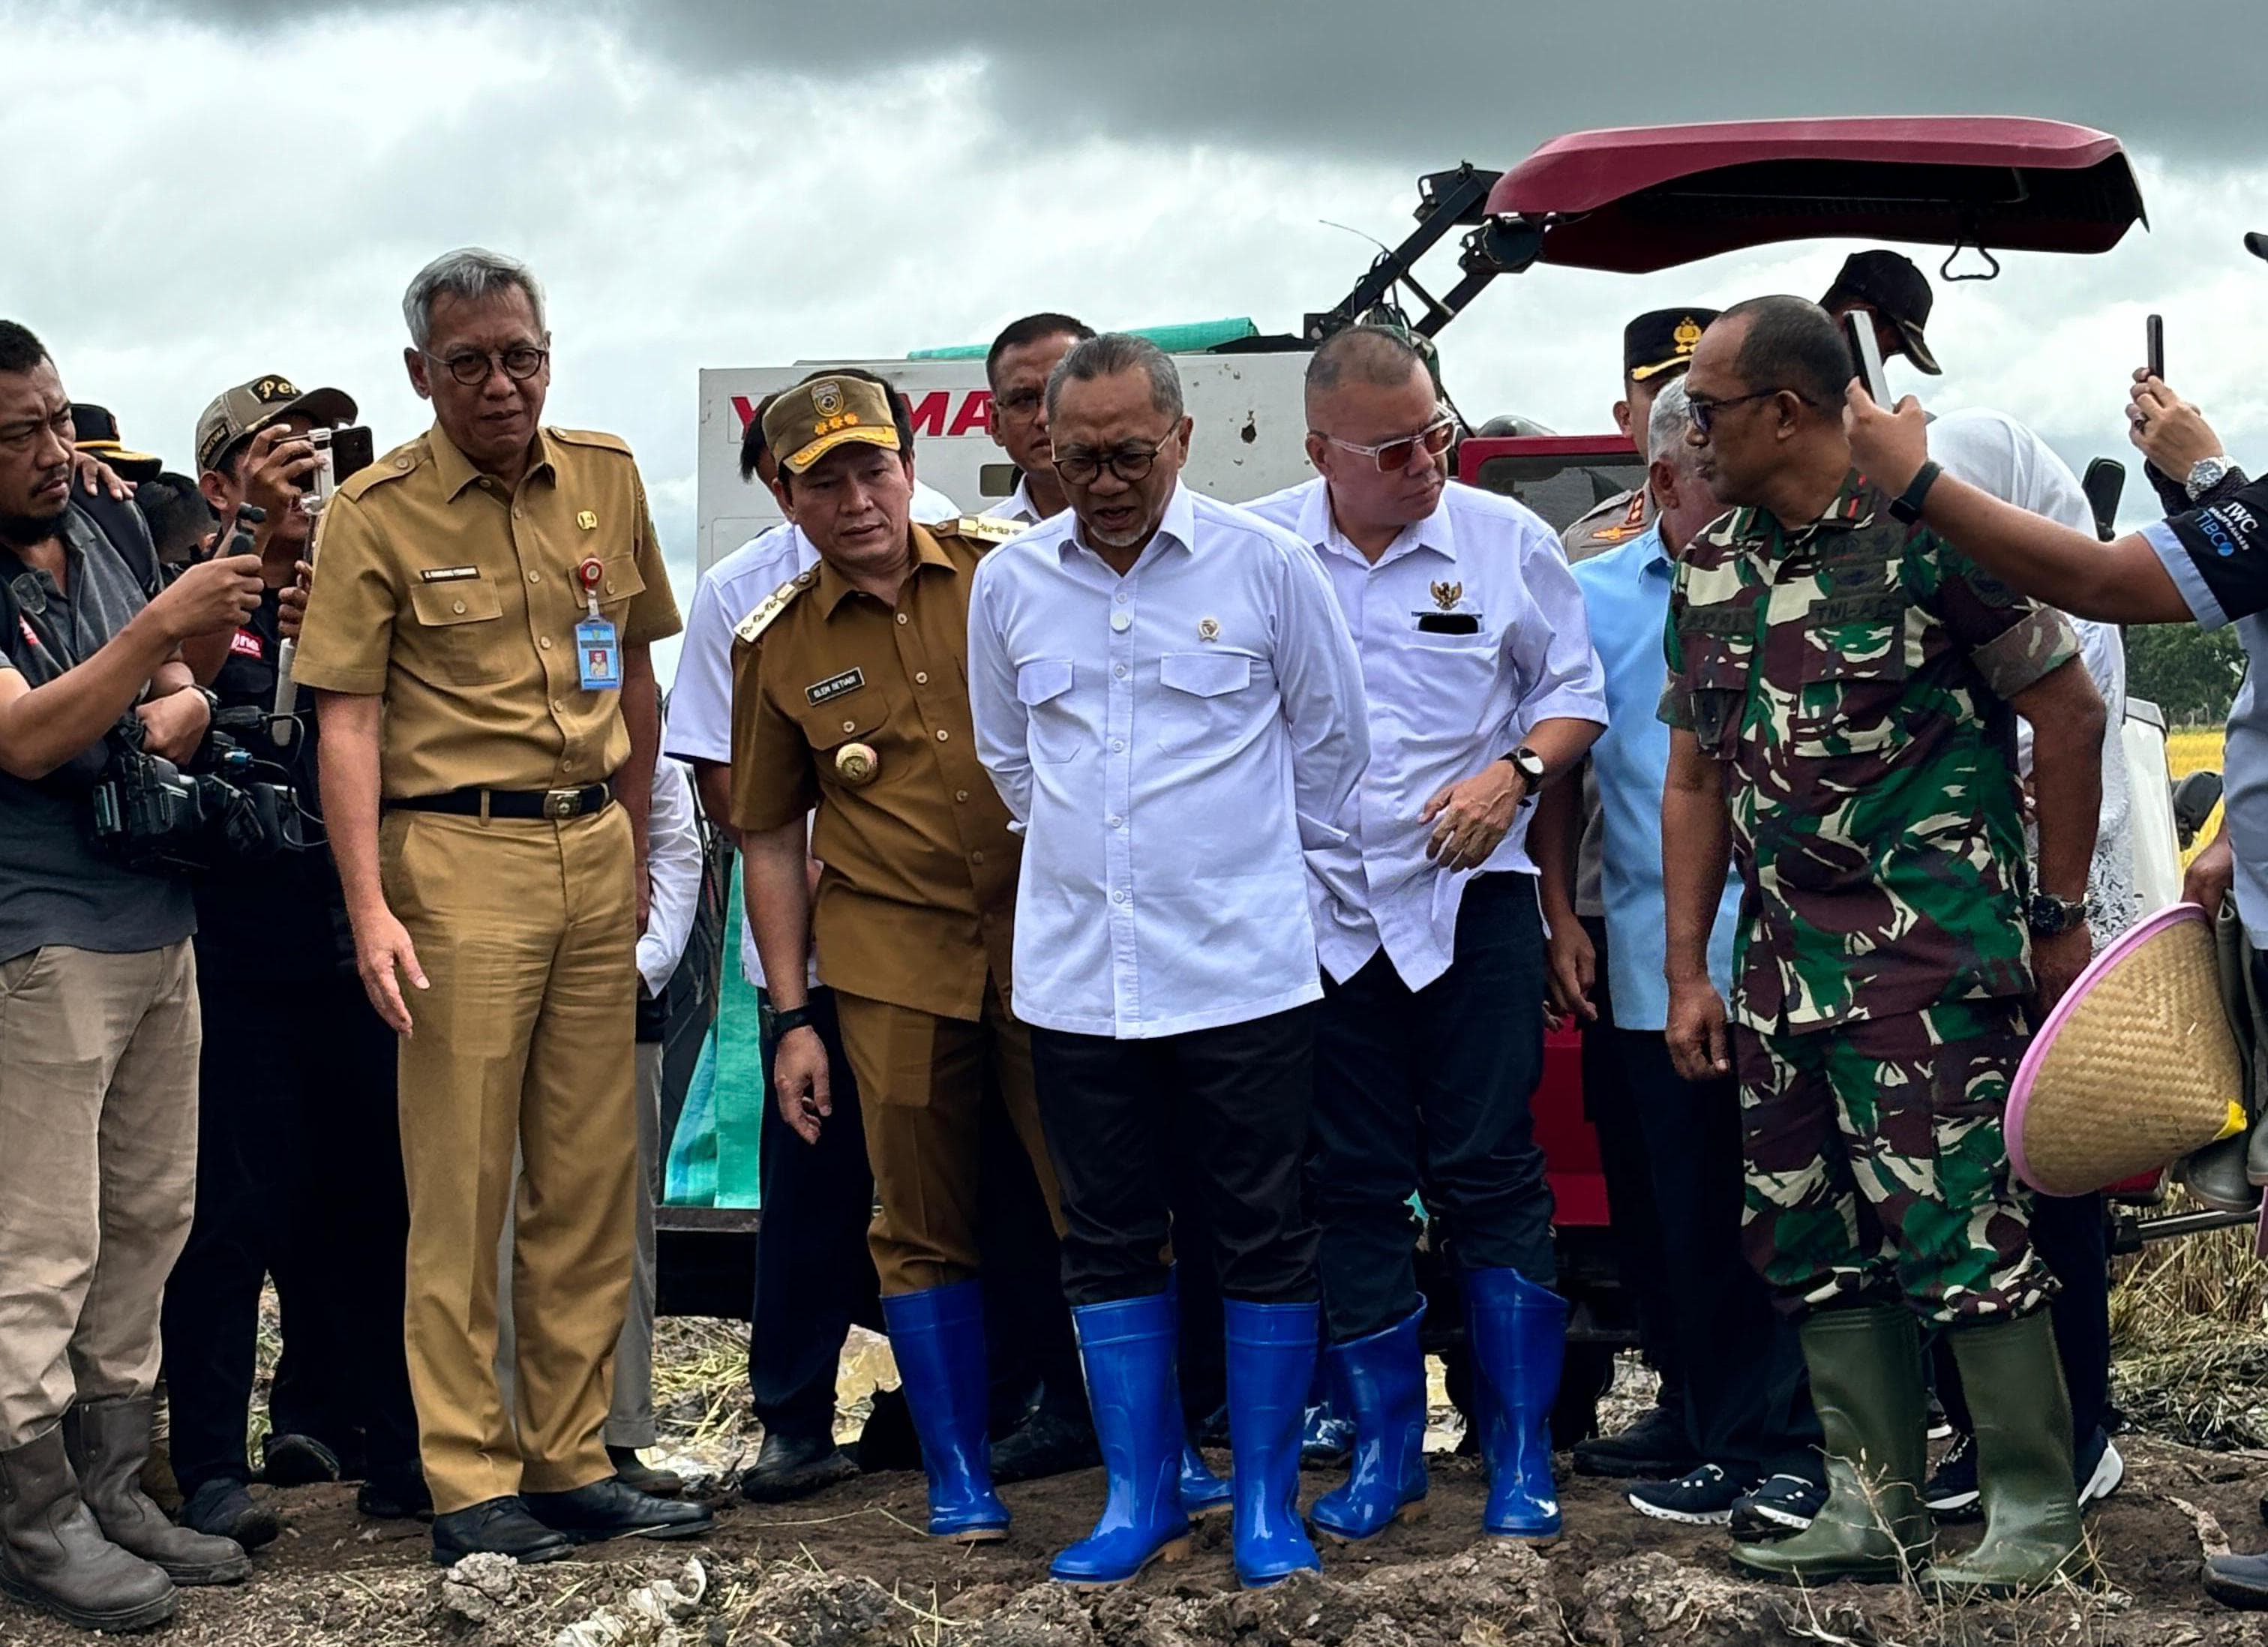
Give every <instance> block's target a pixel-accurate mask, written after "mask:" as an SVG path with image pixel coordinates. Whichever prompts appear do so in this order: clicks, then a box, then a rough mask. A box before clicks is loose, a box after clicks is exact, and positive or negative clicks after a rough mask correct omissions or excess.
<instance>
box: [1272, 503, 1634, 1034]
mask: <svg viewBox="0 0 2268 1647" xmlns="http://www.w3.org/2000/svg"><path fill="white" fill-rule="evenodd" d="M1249 507H1250V508H1251V510H1252V512H1253V513H1255V514H1256V515H1258V516H1259V517H1260V518H1262V519H1263V520H1270V521H1273V522H1275V523H1276V524H1277V525H1278V526H1283V527H1285V529H1286V530H1288V531H1290V532H1291V533H1293V534H1294V535H1296V536H1297V537H1299V538H1300V540H1302V541H1303V542H1305V543H1307V545H1309V546H1310V547H1311V548H1313V549H1314V553H1315V555H1316V558H1317V559H1318V561H1319V562H1321V563H1322V568H1323V571H1324V573H1325V575H1326V576H1327V577H1329V579H1330V585H1331V592H1332V593H1333V595H1334V596H1336V597H1337V600H1338V606H1339V611H1340V614H1341V615H1343V616H1344V618H1345V620H1346V625H1347V629H1348V631H1349V633H1350V634H1351V636H1353V639H1354V649H1355V653H1356V656H1357V657H1359V658H1360V659H1361V660H1362V685H1363V696H1364V698H1365V700H1366V702H1367V703H1368V704H1369V713H1370V767H1369V769H1368V770H1367V771H1366V772H1365V773H1364V774H1363V779H1362V786H1361V788H1360V790H1359V792H1358V796H1357V806H1356V812H1355V817H1354V820H1353V834H1354V838H1355V846H1356V849H1357V850H1358V851H1359V853H1360V854H1361V855H1362V870H1363V895H1362V902H1361V907H1360V908H1359V911H1357V912H1356V919H1355V922H1354V923H1353V925H1352V926H1351V928H1348V927H1339V928H1337V929H1334V927H1333V926H1331V925H1329V924H1327V923H1326V914H1327V912H1326V911H1325V910H1324V909H1322V908H1318V909H1317V911H1316V930H1317V931H1318V932H1319V933H1321V934H1322V939H1323V948H1322V961H1323V966H1324V967H1325V969H1326V970H1327V971H1329V973H1330V974H1331V975H1332V976H1333V977H1334V978H1337V979H1341V980H1344V979H1347V978H1351V977H1352V976H1353V975H1354V974H1355V973H1357V972H1358V971H1359V970H1360V969H1361V968H1362V967H1363V965H1364V964H1365V963H1366V962H1367V961H1368V960H1370V958H1371V957H1372V956H1373V955H1374V954H1376V953H1377V952H1378V950H1379V949H1380V947H1381V945H1383V946H1384V948H1385V950H1386V953H1387V956H1388V959H1390V960H1392V961H1393V963H1394V969H1395V972H1396V973H1398V974H1400V975H1401V978H1402V981H1403V983H1405V984H1407V985H1408V986H1409V987H1410V989H1423V988H1425V986H1426V985H1427V984H1429V983H1431V982H1433V980H1435V979H1436V978H1438V977H1440V975H1441V974H1443V973H1445V972H1447V970H1448V967H1449V960H1450V958H1451V955H1452V954H1453V952H1454V949H1455V945H1456V932H1457V909H1458V907H1459V906H1460V905H1461V904H1462V901H1463V900H1464V892H1465V883H1466V881H1467V880H1469V879H1471V875H1472V873H1474V872H1478V873H1488V872H1490V871H1514V872H1517V873H1521V874H1527V875H1533V874H1534V873H1535V862H1534V860H1533V859H1531V858H1530V857H1528V808H1526V807H1522V808H1521V811H1520V812H1519V815H1518V816H1517V817H1516V818H1515V819H1514V820H1513V826H1512V828H1511V831H1510V832H1509V833H1508V834H1506V836H1505V838H1504V841H1503V842H1502V844H1500V845H1499V847H1498V848H1497V849H1496V850H1495V851H1494V852H1493V853H1491V855H1490V857H1488V859H1487V861H1486V862H1484V864H1482V865H1481V866H1480V869H1479V871H1448V870H1444V869H1442V868H1440V867H1439V866H1438V865H1436V864H1433V863H1432V861H1431V860H1429V859H1428V858H1427V857H1426V856H1425V844H1426V842H1427V840H1428V838H1429V837H1430V836H1431V835H1432V827H1431V826H1430V825H1428V824H1426V823H1425V822H1423V821H1422V820H1421V814H1422V813H1423V812H1424V811H1425V803H1426V802H1427V801H1429V800H1431V799H1432V798H1433V797H1434V796H1435V795H1437V794H1439V793H1440V791H1441V790H1444V789H1446V788H1447V787H1448V786H1449V785H1450V784H1452V783H1461V782H1462V781H1463V780H1464V779H1466V778H1469V777H1471V776H1475V775H1476V774H1477V773H1479V772H1481V771H1482V770H1484V768H1486V767H1487V766H1488V764H1489V763H1490V762H1491V761H1499V760H1501V759H1503V757H1504V756H1506V755H1507V754H1511V753H1512V751H1513V750H1514V749H1515V748H1517V747H1519V746H1520V744H1521V740H1522V739H1524V738H1525V737H1526V736H1527V733H1528V728H1529V727H1531V726H1533V725H1534V724H1535V723H1536V722H1538V721H1543V720H1551V719H1555V718H1561V717H1565V718H1571V719H1575V720H1587V721H1595V722H1601V723H1603V722H1604V721H1605V720H1606V718H1607V703H1606V696H1605V682H1604V680H1603V678H1602V675H1601V673H1600V671H1599V660H1598V658H1597V656H1596V655H1595V654H1594V652H1593V651H1591V640H1590V630H1589V627H1588V625H1587V623H1586V622H1585V621H1584V616H1583V597H1582V593H1581V592H1580V590H1578V589H1577V588H1576V586H1575V580H1574V578H1573V577H1572V576H1571V575H1570V574H1569V572H1568V570H1567V562H1566V558H1565V555H1564V554H1563V553H1562V552H1561V550H1560V548H1559V540H1558V538H1557V535H1556V534H1555V533H1553V532H1552V530H1551V528H1550V526H1546V525H1545V524H1544V523H1543V521H1542V520H1541V519H1539V518H1537V517H1536V516H1535V514H1534V513H1533V512H1531V511H1529V510H1528V508H1527V507H1526V506H1524V505H1522V504H1518V503H1515V502H1513V500H1512V499H1511V498H1508V497H1499V496H1497V495H1496V494H1495V493H1493V492H1484V491H1482V490H1480V489H1477V488H1475V487H1470V486H1463V485H1459V484H1457V483H1455V482H1451V483H1450V484H1449V485H1448V486H1447V487H1445V488H1444V489H1442V492H1441V501H1440V504H1437V505H1436V506H1435V508H1434V510H1433V512H1432V514H1431V515H1428V516H1427V517H1426V518H1425V519H1423V520H1421V521H1418V523H1417V524H1416V525H1414V526H1407V527H1405V528H1403V532H1402V533H1401V535H1400V536H1398V537H1396V538H1395V540H1394V541H1393V542H1392V543H1390V544H1388V546H1387V548H1386V552H1385V553H1384V554H1382V555H1380V556H1379V557H1378V560H1377V561H1376V562H1375V563H1373V562H1372V561H1371V560H1370V559H1369V558H1368V557H1367V556H1366V555H1364V554H1363V552H1362V551H1361V550H1360V549H1359V548H1356V547H1355V546H1354V545H1353V544H1352V543H1351V542H1349V541H1348V540H1347V539H1346V536H1345V534H1344V533H1342V532H1340V530H1339V528H1338V525H1337V521H1336V520H1335V519H1334V518H1333V517H1332V514H1331V505H1330V496H1329V489H1328V487H1327V486H1326V484H1325V482H1323V480H1322V477H1321V476H1320V475H1319V476H1317V477H1316V478H1315V479H1314V480H1312V481H1308V482H1305V483H1303V484H1301V485H1299V486H1294V487H1292V488H1290V489H1287V490H1285V491H1281V492H1278V493H1276V494H1275V495H1274V496H1270V497H1264V498H1263V499H1261V500H1260V501H1259V502H1258V503H1256V504H1251V505H1249Z"/></svg>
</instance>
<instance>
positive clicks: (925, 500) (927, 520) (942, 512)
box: [907, 481, 961, 526]
mask: <svg viewBox="0 0 2268 1647" xmlns="http://www.w3.org/2000/svg"><path fill="white" fill-rule="evenodd" d="M907 513H908V514H909V515H910V516H911V517H912V518H914V519H915V520H916V521H917V522H919V523H920V524H921V525H923V526H934V525H936V524H937V523H938V522H939V521H949V520H952V519H954V518H955V517H957V516H958V515H959V514H960V513H961V505H960V504H956V503H954V501H953V499H951V498H950V497H947V496H946V495H945V494H944V493H943V492H940V491H939V490H938V489H937V488H935V487H934V486H929V485H925V484H924V483H923V482H920V481H916V482H914V496H913V501H912V503H910V504H908V505H907Z"/></svg>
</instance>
